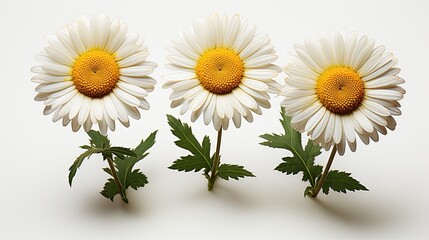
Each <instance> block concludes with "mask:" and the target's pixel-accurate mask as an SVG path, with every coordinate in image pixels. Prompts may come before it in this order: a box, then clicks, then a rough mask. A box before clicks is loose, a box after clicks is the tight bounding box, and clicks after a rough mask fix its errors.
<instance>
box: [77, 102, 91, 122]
mask: <svg viewBox="0 0 429 240" xmlns="http://www.w3.org/2000/svg"><path fill="white" fill-rule="evenodd" d="M90 111H91V98H89V97H84V99H83V102H82V105H81V106H80V110H79V115H78V118H77V120H78V123H79V125H83V123H84V122H85V121H86V120H87V118H88V116H89V112H90Z"/></svg>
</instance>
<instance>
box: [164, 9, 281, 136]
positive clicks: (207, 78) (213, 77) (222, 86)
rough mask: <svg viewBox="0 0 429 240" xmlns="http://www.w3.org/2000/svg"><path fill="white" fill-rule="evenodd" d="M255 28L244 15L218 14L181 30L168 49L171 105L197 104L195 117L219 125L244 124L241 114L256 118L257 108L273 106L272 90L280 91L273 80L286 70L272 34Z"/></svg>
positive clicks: (194, 107) (184, 107) (196, 21)
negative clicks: (281, 62) (271, 38)
mask: <svg viewBox="0 0 429 240" xmlns="http://www.w3.org/2000/svg"><path fill="white" fill-rule="evenodd" d="M255 32H256V29H255V28H254V27H249V24H248V22H247V20H246V19H244V18H242V17H240V16H239V15H234V16H232V17H231V18H229V17H228V16H227V15H218V14H213V15H211V16H210V17H208V18H206V19H201V18H198V19H195V20H194V21H193V24H192V26H191V27H190V28H189V29H186V30H185V31H183V32H180V33H179V37H178V38H177V39H175V40H174V41H173V46H171V47H169V48H167V51H168V52H169V55H168V56H167V60H168V62H169V63H168V64H167V65H166V67H167V68H168V69H170V70H172V72H170V73H167V74H165V75H164V76H163V79H164V80H165V81H166V82H165V83H164V84H163V88H171V89H172V90H173V92H172V93H171V95H170V100H171V101H172V103H171V106H172V107H177V106H179V105H182V109H183V111H181V113H184V112H185V110H187V109H188V108H189V109H191V111H192V113H191V121H195V120H196V119H197V118H199V117H200V116H201V115H202V116H203V119H204V123H205V124H206V125H208V124H209V123H210V122H212V121H213V126H214V128H215V129H216V130H219V129H221V128H223V129H227V128H228V126H229V121H230V119H232V120H233V122H234V125H235V126H236V127H240V126H241V117H244V118H245V119H246V120H248V121H249V122H251V121H253V116H252V112H254V113H256V114H261V113H262V110H261V107H262V108H269V107H271V104H270V103H269V101H268V100H269V99H270V96H269V95H268V93H276V94H277V93H278V92H279V88H280V87H281V85H280V84H278V83H277V82H275V81H274V80H272V79H273V78H274V77H276V76H277V75H278V73H279V72H280V71H281V69H280V68H279V67H278V66H276V65H274V64H273V62H274V61H275V60H277V58H278V57H277V56H276V55H275V51H274V47H273V46H272V45H271V43H270V39H269V38H268V36H267V35H262V34H261V35H256V34H255ZM197 72H198V74H197Z"/></svg>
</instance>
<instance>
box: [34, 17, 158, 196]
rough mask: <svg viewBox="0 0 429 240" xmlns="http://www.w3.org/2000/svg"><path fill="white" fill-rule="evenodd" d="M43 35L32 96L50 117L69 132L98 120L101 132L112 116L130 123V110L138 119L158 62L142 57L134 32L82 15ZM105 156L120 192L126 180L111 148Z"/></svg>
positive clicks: (87, 128)
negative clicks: (120, 175)
mask: <svg viewBox="0 0 429 240" xmlns="http://www.w3.org/2000/svg"><path fill="white" fill-rule="evenodd" d="M47 40H48V46H47V47H45V48H44V50H43V51H42V52H40V53H39V54H37V55H36V59H37V60H38V61H39V62H40V63H41V65H40V66H37V67H33V68H32V71H33V72H34V73H36V74H37V75H36V76H34V77H33V78H32V81H33V82H35V83H37V84H38V86H37V87H36V92H38V94H37V95H36V97H35V100H36V101H43V103H44V105H45V109H44V111H43V114H45V115H49V114H53V117H52V120H53V121H54V122H57V121H59V120H61V119H62V124H63V126H67V125H68V124H69V123H71V124H70V125H71V128H72V130H73V131H74V132H76V131H78V130H79V129H80V128H81V127H82V126H83V128H84V130H85V131H86V132H88V133H89V132H90V131H91V129H92V126H93V125H98V128H99V130H100V132H101V133H102V135H106V134H107V131H108V129H110V130H111V131H114V130H115V128H116V126H115V124H116V121H117V120H119V122H121V123H122V124H123V125H124V126H125V127H129V125H130V121H129V116H130V117H132V118H134V119H139V118H140V112H139V110H138V108H140V109H144V110H148V109H149V103H148V102H147V100H146V97H147V96H148V93H149V92H151V91H153V89H154V86H155V84H156V81H155V80H154V79H153V78H151V77H149V76H148V75H149V74H151V73H152V72H153V71H154V68H155V67H156V66H157V64H156V63H154V62H150V61H147V57H148V56H149V51H148V48H147V46H145V45H144V44H143V40H142V39H141V38H140V37H139V35H127V25H126V24H124V23H123V22H122V21H121V20H120V19H116V18H110V17H107V16H105V15H102V14H99V15H96V16H93V17H92V18H91V19H88V18H87V17H86V16H81V17H79V18H78V19H77V20H75V21H74V22H72V23H70V24H68V25H66V26H65V27H63V28H61V29H60V30H58V31H57V32H56V34H55V35H52V36H49V37H48V38H47ZM92 137H95V135H94V136H91V138H92ZM109 146H110V145H109ZM104 147H105V148H107V146H104ZM128 153H129V152H128ZM89 155H91V154H89ZM106 156H107V157H106V158H107V161H108V163H109V166H110V174H111V175H112V176H113V177H114V180H115V182H116V185H117V187H118V191H119V192H120V193H122V192H124V189H122V188H123V187H124V186H122V185H123V184H125V183H122V184H121V183H120V181H119V180H118V177H117V176H116V175H117V174H116V169H115V168H114V162H113V161H114V160H113V159H112V153H111V154H106ZM79 165H80V164H79ZM70 184H71V182H70Z"/></svg>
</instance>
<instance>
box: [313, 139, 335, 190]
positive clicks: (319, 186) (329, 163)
mask: <svg viewBox="0 0 429 240" xmlns="http://www.w3.org/2000/svg"><path fill="white" fill-rule="evenodd" d="M336 153H337V145H334V147H333V148H332V151H331V155H330V156H329V159H328V163H327V164H326V167H325V170H323V174H322V177H321V178H320V180H319V181H318V182H317V186H316V189H315V190H314V192H313V194H312V195H311V196H312V197H314V198H315V197H317V194H319V192H320V189H321V188H322V186H323V184H325V181H326V178H327V177H328V173H329V169H330V168H331V165H332V162H333V161H334V157H335V154H336Z"/></svg>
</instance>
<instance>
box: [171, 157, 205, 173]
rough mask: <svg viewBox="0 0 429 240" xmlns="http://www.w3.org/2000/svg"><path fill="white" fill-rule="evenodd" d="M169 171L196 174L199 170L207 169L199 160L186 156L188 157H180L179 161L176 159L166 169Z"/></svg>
mask: <svg viewBox="0 0 429 240" xmlns="http://www.w3.org/2000/svg"><path fill="white" fill-rule="evenodd" d="M168 168H169V169H173V170H178V171H185V172H190V171H195V172H198V171H200V170H201V169H207V164H206V162H204V161H201V159H199V158H197V157H195V156H192V155H188V156H182V157H180V159H177V160H176V161H174V162H173V164H172V165H171V166H170V167H168Z"/></svg>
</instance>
